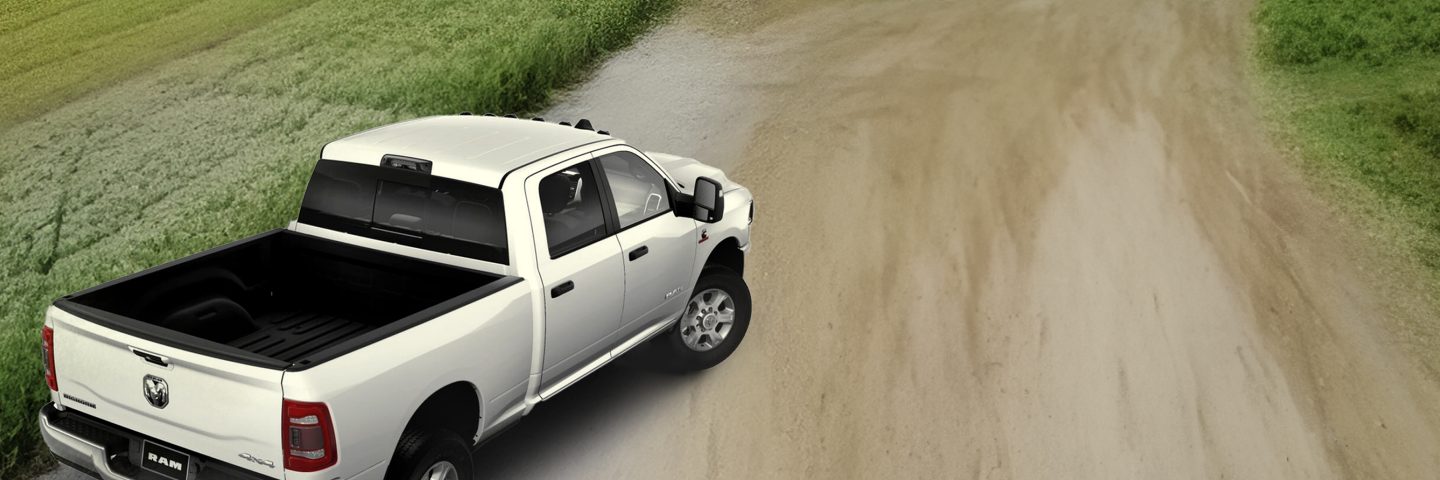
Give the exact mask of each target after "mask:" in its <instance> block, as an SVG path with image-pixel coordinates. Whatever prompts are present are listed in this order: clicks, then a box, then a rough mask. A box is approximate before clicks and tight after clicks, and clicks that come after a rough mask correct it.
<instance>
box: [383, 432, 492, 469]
mask: <svg viewBox="0 0 1440 480" xmlns="http://www.w3.org/2000/svg"><path fill="white" fill-rule="evenodd" d="M385 478H386V480H471V479H473V478H475V465H474V460H472V459H471V458H470V448H469V445H467V444H466V443H465V441H464V440H463V439H461V438H460V435H458V434H456V433H455V432H451V431H444V430H441V431H409V432H405V435H403V436H401V437H400V445H399V446H398V447H397V448H396V449H395V461H394V463H392V464H391V465H390V470H389V472H388V473H387V474H386V475H385Z"/></svg>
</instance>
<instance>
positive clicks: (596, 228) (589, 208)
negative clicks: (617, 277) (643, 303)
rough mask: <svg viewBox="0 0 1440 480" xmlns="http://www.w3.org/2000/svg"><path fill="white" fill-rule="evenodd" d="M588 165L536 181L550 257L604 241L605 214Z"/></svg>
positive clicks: (571, 168)
mask: <svg viewBox="0 0 1440 480" xmlns="http://www.w3.org/2000/svg"><path fill="white" fill-rule="evenodd" d="M596 187H597V185H596V184H595V172H594V171H593V170H592V169H591V168H590V163H589V162H585V163H580V164H577V165H575V166H573V167H570V168H567V169H564V170H561V171H559V172H555V173H552V174H550V175H548V176H546V177H545V178H542V179H540V187H539V188H540V191H539V196H540V210H541V212H542V213H544V215H545V238H546V239H547V240H549V242H548V243H549V244H550V257H551V258H558V257H560V256H561V255H564V254H566V253H569V252H572V251H575V250H577V249H579V248H580V247H584V246H586V245H589V244H591V243H595V241H596V240H600V239H602V238H605V236H606V235H607V233H606V232H605V212H604V208H603V207H602V206H601V203H600V190H599V189H598V188H596Z"/></svg>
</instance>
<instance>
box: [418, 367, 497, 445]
mask: <svg viewBox="0 0 1440 480" xmlns="http://www.w3.org/2000/svg"><path fill="white" fill-rule="evenodd" d="M482 398H483V397H481V396H480V390H479V388H477V387H476V386H475V384H473V383H470V382H468V381H463V380H462V381H458V382H454V383H451V384H449V385H446V386H444V387H442V388H440V389H439V390H436V391H435V393H432V394H430V396H429V397H428V398H426V399H425V401H424V402H421V403H420V406H419V407H416V408H415V412H414V413H412V414H411V415H410V420H409V421H407V422H406V423H405V428H404V429H403V430H401V431H402V432H408V431H411V430H418V429H444V430H448V431H452V432H455V433H456V434H459V435H460V437H461V438H464V439H467V440H468V441H471V442H473V441H475V438H476V437H477V436H479V434H480V418H481V411H480V408H481V405H482V404H481V400H482Z"/></svg>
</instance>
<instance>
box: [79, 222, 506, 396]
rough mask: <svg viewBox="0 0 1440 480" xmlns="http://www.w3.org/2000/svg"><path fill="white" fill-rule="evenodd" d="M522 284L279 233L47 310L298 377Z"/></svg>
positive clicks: (148, 273) (81, 294)
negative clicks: (60, 310) (497, 292)
mask: <svg viewBox="0 0 1440 480" xmlns="http://www.w3.org/2000/svg"><path fill="white" fill-rule="evenodd" d="M519 281H520V279H519V278H517V277H509V276H501V275H494V274H490V273H485V272H480V271H476V270H470V269H466V268H460V267H456V266H453V265H445V264H441V263H436V262H430V261H426V260H420V259H416V258H412V257H406V256H402V255H396V254H391V253H387V252H382V251H379V250H373V249H368V248H362V247H357V246H354V245H350V244H346V243H342V242H336V241H332V240H327V239H323V238H320V237H315V236H311V235H305V234H301V233H297V232H293V231H289V230H283V229H282V230H274V231H271V232H267V233H264V234H260V235H257V236H254V237H251V238H248V239H245V240H241V241H237V242H234V243H231V244H228V245H224V246H221V247H218V248H215V249H212V250H209V251H206V252H202V253H198V254H195V255H192V256H189V257H186V258H184V259H181V260H177V261H174V262H170V263H167V264H165V265H161V266H158V267H154V268H151V269H148V270H145V271H143V272H140V273H136V274H134V275H130V276H127V277H124V278H121V279H118V280H114V281H111V282H108V283H105V284H102V285H99V286H96V287H93V288H90V289H87V290H84V291H81V292H78V293H75V294H72V295H67V296H65V297H63V298H61V299H59V300H56V302H55V306H56V307H58V308H60V309H62V310H65V311H66V312H69V313H71V314H74V315H76V316H79V317H81V318H84V319H86V320H89V321H92V322H95V323H97V324H100V325H103V326H106V327H108V328H112V329H115V330H117V331H121V332H124V333H127V334H130V335H134V336H138V337H141V338H145V339H148V340H152V341H155V342H158V343H161V344H165V345H169V346H172V347H175V348H179V349H183V350H187V351H191V352H196V353H201V354H204V355H209V356H214V357H217V358H223V359H226V360H231V361H236V362H240V363H244V364H248V365H254V366H259V367H265V368H272V369H288V370H292V371H294V370H303V369H306V368H309V367H313V366H315V365H318V364H320V363H323V362H325V361H327V360H330V359H333V358H335V357H338V356H340V355H343V354H345V353H349V352H351V351H354V350H356V349H358V348H361V347H364V346H365V345H369V344H371V343H374V342H376V341H378V340H381V339H384V338H386V337H389V336H391V335H394V334H396V333H399V332H401V331H404V330H406V329H409V328H411V327H414V326H415V325H419V324H421V323H424V322H425V321H427V320H430V319H432V318H435V317H437V316H440V315H443V314H445V313H447V312H449V311H451V310H454V309H456V308H459V307H461V306H464V305H467V304H470V303H473V302H475V301H477V300H479V299H481V298H484V297H486V296H488V295H490V294H491V293H494V292H496V291H499V290H501V289H504V288H506V287H509V286H511V285H514V284H516V283H519Z"/></svg>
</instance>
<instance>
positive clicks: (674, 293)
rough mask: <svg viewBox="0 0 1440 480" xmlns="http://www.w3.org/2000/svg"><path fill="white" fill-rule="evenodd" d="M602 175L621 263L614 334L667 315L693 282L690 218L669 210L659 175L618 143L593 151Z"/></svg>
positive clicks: (626, 333) (685, 296) (677, 307)
mask: <svg viewBox="0 0 1440 480" xmlns="http://www.w3.org/2000/svg"><path fill="white" fill-rule="evenodd" d="M595 157H596V160H597V161H596V163H597V164H599V167H600V170H601V171H602V172H603V173H604V175H605V180H606V183H607V185H608V187H609V193H610V198H608V199H607V200H608V201H610V202H612V204H613V205H614V208H615V209H614V212H615V217H616V220H617V223H618V226H619V228H620V233H619V234H618V235H616V236H617V237H619V240H620V249H621V251H622V252H623V254H622V256H623V260H624V263H625V283H626V289H625V307H624V313H623V314H622V315H621V318H622V323H621V325H620V333H619V335H620V337H619V338H620V339H621V340H624V339H626V338H628V337H629V336H630V335H633V334H635V333H637V332H639V331H641V330H643V329H645V328H646V327H649V326H651V325H654V324H655V323H657V322H660V321H663V320H665V319H668V318H673V317H674V316H675V315H677V314H678V313H680V310H681V309H682V308H684V307H685V301H686V299H688V298H689V291H690V289H691V288H692V287H694V285H692V283H693V281H692V280H693V278H694V272H693V271H692V270H693V269H694V265H695V251H696V247H695V245H696V242H697V241H698V239H697V238H696V233H695V226H696V225H695V220H693V219H690V218H682V217H677V216H675V214H674V213H673V212H671V210H670V198H669V193H668V191H667V189H666V180H665V177H663V176H661V175H660V172H659V171H658V170H656V169H655V167H654V166H653V165H651V164H650V162H647V161H645V159H643V158H641V157H640V155H638V154H636V153H634V152H632V151H630V150H629V149H626V148H624V147H616V148H615V149H612V150H605V151H600V152H596V154H595Z"/></svg>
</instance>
